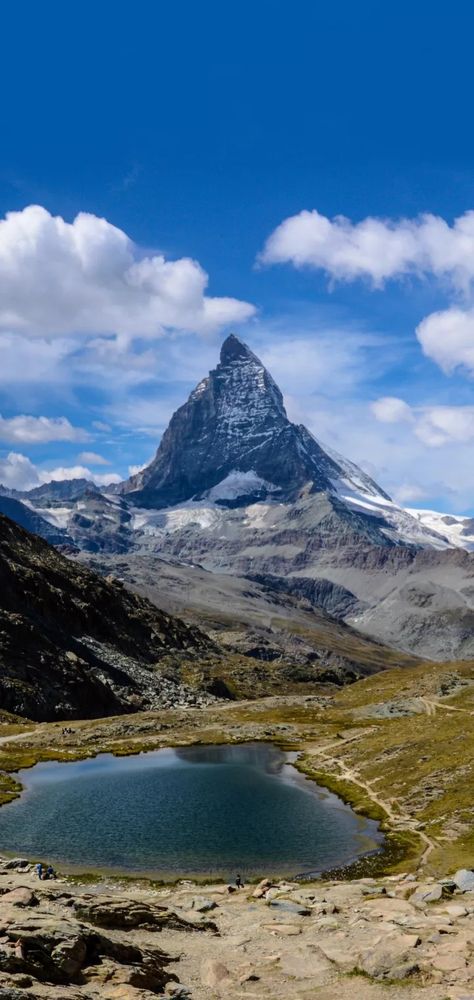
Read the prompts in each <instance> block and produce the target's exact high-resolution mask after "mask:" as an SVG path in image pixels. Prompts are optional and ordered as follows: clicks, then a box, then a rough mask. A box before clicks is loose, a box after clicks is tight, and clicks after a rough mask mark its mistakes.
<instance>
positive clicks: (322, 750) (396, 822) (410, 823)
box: [305, 735, 436, 868]
mask: <svg viewBox="0 0 474 1000" xmlns="http://www.w3.org/2000/svg"><path fill="white" fill-rule="evenodd" d="M360 738H361V737H358V736H354V735H351V736H349V737H340V738H339V739H338V740H337V742H334V743H328V744H326V746H323V747H312V748H311V749H307V750H306V751H305V752H306V753H308V755H309V756H311V757H321V758H322V760H323V761H324V762H325V764H329V765H333V766H336V767H337V768H338V769H339V773H338V774H335V775H334V777H337V778H342V779H343V780H344V781H349V782H351V783H352V784H354V785H357V786H358V788H362V789H363V791H364V792H365V793H366V795H367V796H368V798H369V799H370V800H371V802H373V803H374V805H377V806H379V808H380V809H382V810H383V812H384V813H385V814H386V816H387V819H388V821H389V823H390V825H391V826H392V827H393V828H394V829H396V830H406V831H407V832H409V833H415V834H416V836H417V837H419V838H420V840H421V841H422V843H423V844H424V845H425V849H424V851H423V854H422V855H421V858H420V860H419V862H418V866H417V867H418V868H421V867H422V866H423V865H424V864H425V862H426V859H427V858H428V856H429V855H430V854H431V852H432V851H433V850H434V849H435V847H436V841H434V840H433V839H432V838H431V837H429V836H428V834H427V833H425V832H424V830H420V829H419V827H418V821H417V820H416V819H414V818H413V816H410V815H409V813H406V812H403V811H400V810H399V811H398V812H394V811H393V808H392V806H391V804H390V800H388V799H382V798H381V796H380V795H378V794H377V792H376V791H374V789H373V787H372V786H373V785H374V784H375V782H376V781H378V780H379V779H378V778H374V779H373V781H364V779H363V778H362V777H361V775H360V773H359V772H358V771H357V770H356V768H354V767H350V766H349V765H347V764H346V763H345V761H344V760H341V759H340V758H339V757H334V756H333V755H331V754H330V753H328V752H327V751H328V750H332V749H333V748H335V747H342V746H344V744H345V743H353V742H354V741H355V740H357V739H360Z"/></svg>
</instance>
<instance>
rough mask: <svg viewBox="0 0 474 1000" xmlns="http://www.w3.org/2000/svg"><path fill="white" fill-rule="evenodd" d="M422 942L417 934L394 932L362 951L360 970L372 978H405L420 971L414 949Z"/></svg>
mask: <svg viewBox="0 0 474 1000" xmlns="http://www.w3.org/2000/svg"><path fill="white" fill-rule="evenodd" d="M419 943H420V939H419V938H418V937H416V936H415V935H405V934H394V935H390V936H389V937H387V938H385V940H383V941H381V942H380V943H379V944H377V945H375V946H374V947H372V948H368V949H366V950H365V951H363V952H362V953H361V956H360V958H359V963H358V969H359V971H360V972H365V974H366V975H367V976H371V977H372V979H387V980H399V979H400V980H403V979H407V978H408V977H409V976H412V975H414V973H415V972H418V969H419V964H418V961H417V957H415V956H414V954H413V949H414V948H416V947H417V945H418V944H419Z"/></svg>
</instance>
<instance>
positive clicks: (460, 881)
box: [453, 868, 474, 892]
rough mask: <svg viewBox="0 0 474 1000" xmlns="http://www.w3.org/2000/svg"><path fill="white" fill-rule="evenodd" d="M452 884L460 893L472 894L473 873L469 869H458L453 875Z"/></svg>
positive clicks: (473, 889)
mask: <svg viewBox="0 0 474 1000" xmlns="http://www.w3.org/2000/svg"><path fill="white" fill-rule="evenodd" d="M453 882H454V884H455V885H456V887H457V888H458V889H460V890H461V892H474V871H471V870H470V869H469V868H460V869H459V871H457V872H456V874H455V875H453Z"/></svg>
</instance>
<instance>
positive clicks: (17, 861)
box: [2, 858, 30, 869]
mask: <svg viewBox="0 0 474 1000" xmlns="http://www.w3.org/2000/svg"><path fill="white" fill-rule="evenodd" d="M29 867H30V862H29V861H28V859H27V858H10V860H9V861H3V862H2V868H7V869H14V868H29Z"/></svg>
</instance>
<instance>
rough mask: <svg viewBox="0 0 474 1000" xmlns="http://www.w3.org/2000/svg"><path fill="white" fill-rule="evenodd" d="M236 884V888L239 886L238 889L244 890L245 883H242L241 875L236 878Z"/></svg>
mask: <svg viewBox="0 0 474 1000" xmlns="http://www.w3.org/2000/svg"><path fill="white" fill-rule="evenodd" d="M235 884H236V886H237V888H238V889H243V888H244V883H243V882H242V879H241V877H240V875H237V876H236V879H235Z"/></svg>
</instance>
